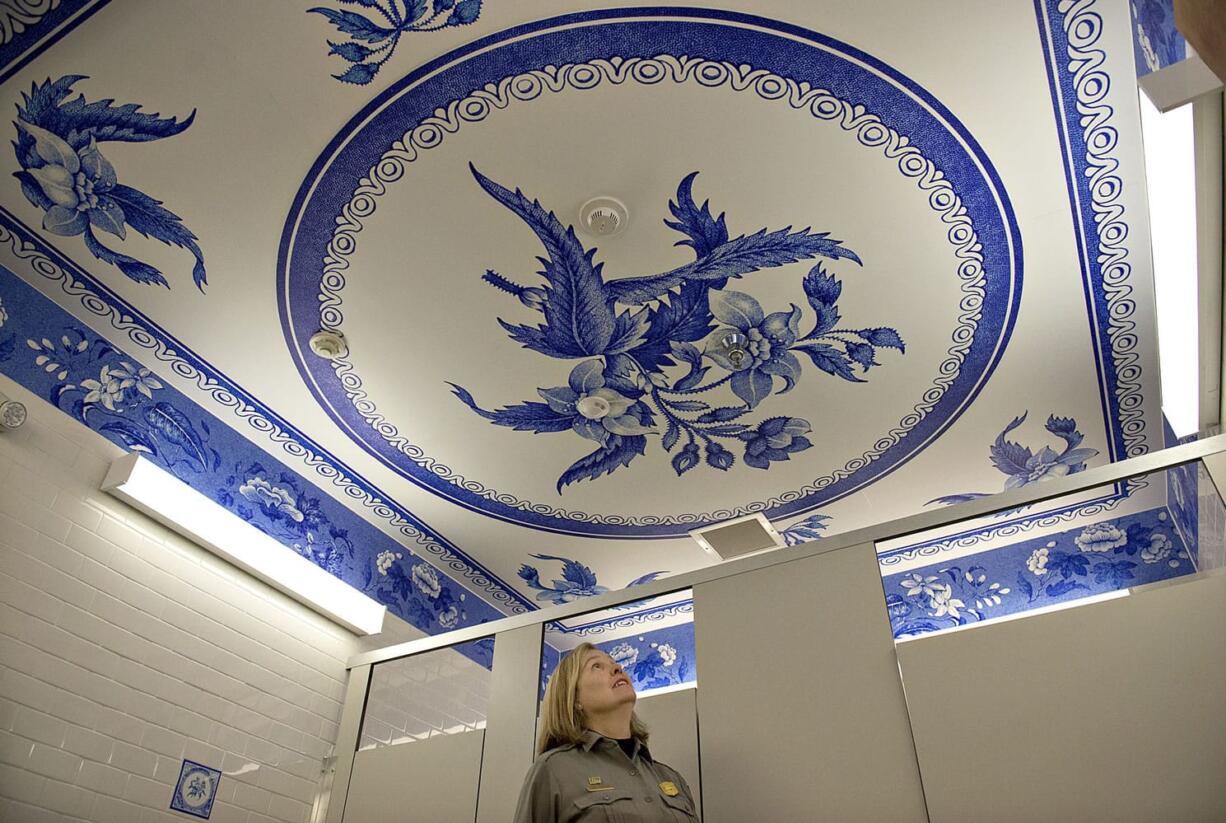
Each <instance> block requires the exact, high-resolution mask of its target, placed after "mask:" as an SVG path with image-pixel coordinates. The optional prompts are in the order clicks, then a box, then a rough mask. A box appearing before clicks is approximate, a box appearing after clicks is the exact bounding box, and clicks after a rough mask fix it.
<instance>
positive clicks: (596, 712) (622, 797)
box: [515, 643, 698, 823]
mask: <svg viewBox="0 0 1226 823" xmlns="http://www.w3.org/2000/svg"><path fill="white" fill-rule="evenodd" d="M635 699H636V695H635V693H634V686H632V685H631V684H630V677H629V676H628V675H627V674H626V672H625V671H624V670H623V669H622V667H621V666H619V665H618V664H617V663H616V662H614V660H613V658H611V657H609V655H607V654H605V653H604V652H602V651H600V650H599V649H597V648H596V647H594V646H593V645H592V644H591V643H583V644H581V645H580V646H579V647H578V648H576V649H575V650H574V651H572V652H570V653H569V654H568V655H566V656H565V657H563V658H562V661H561V662H560V663H558V668H557V669H555V670H554V673H553V676H552V677H550V678H549V686H548V687H547V688H546V689H545V704H544V706H543V707H542V709H541V733H540V740H539V741H538V743H537V748H536V752H537V757H536V762H535V763H533V764H532V769H531V770H530V771H529V772H528V777H527V778H526V779H525V780H524V788H523V790H522V791H521V792H520V794H519V805H518V807H517V808H516V810H515V823H572V822H577V821H597V820H603V821H624V823H639V822H640V821H650V823H657V821H658V823H678V822H680V823H693V821H695V820H697V819H698V815H697V814H696V813H695V812H694V798H693V795H691V794H690V787H689V786H687V785H686V783H685V778H683V777H682V776H681V775H680V774H679V773H677V772H676V771H674V770H673V769H672V768H670V767H668V766H666V765H664V764H663V763H660V762H658V761H656V760H654V759H652V756H651V753H650V752H649V751H648V750H647V727H646V726H644V725H643V724H642V722H641V721H640V720H639V719H638V717H636V716H635V714H634V701H635Z"/></svg>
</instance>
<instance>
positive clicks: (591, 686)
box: [576, 649, 635, 715]
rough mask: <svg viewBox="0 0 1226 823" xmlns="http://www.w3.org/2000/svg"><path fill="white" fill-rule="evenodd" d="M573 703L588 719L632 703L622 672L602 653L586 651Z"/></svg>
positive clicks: (632, 689)
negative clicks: (575, 703) (575, 700)
mask: <svg viewBox="0 0 1226 823" xmlns="http://www.w3.org/2000/svg"><path fill="white" fill-rule="evenodd" d="M576 698H577V702H578V703H579V705H580V706H582V707H583V711H584V712H586V713H587V714H588V715H592V714H602V713H604V712H607V711H610V710H612V709H615V708H617V707H619V706H622V705H624V704H626V703H633V702H634V700H635V694H634V686H632V685H631V684H630V677H629V675H627V674H626V672H625V671H624V670H623V669H622V667H621V666H619V665H618V664H617V663H615V662H614V660H613V658H611V657H609V656H608V655H607V654H605V653H604V652H602V651H597V650H595V649H593V650H591V651H589V652H588V653H587V656H586V657H584V658H583V669H582V670H581V671H580V673H579V688H578V691H577V692H576Z"/></svg>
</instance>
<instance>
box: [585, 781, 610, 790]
mask: <svg viewBox="0 0 1226 823" xmlns="http://www.w3.org/2000/svg"><path fill="white" fill-rule="evenodd" d="M587 790H588V791H589V792H610V791H613V787H612V786H606V785H605V784H604V781H603V780H601V779H600V778H599V777H589V778H588V779H587Z"/></svg>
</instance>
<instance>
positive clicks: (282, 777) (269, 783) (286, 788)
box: [257, 767, 315, 803]
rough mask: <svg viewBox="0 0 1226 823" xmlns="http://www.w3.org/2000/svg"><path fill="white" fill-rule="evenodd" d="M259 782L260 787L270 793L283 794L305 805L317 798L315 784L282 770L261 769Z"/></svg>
mask: <svg viewBox="0 0 1226 823" xmlns="http://www.w3.org/2000/svg"><path fill="white" fill-rule="evenodd" d="M257 782H258V785H259V786H260V787H262V788H265V789H268V790H269V791H270V792H273V793H275V794H283V795H285V796H286V797H292V798H294V799H295V800H300V801H302V802H303V803H307V802H310V801H311V800H312V799H313V798H314V797H315V783H313V782H311V781H309V780H304V779H302V778H301V777H295V776H294V775H292V774H289V773H288V772H284V771H281V770H280V769H273V768H269V767H264V768H262V769H260V777H259V780H258V781H257Z"/></svg>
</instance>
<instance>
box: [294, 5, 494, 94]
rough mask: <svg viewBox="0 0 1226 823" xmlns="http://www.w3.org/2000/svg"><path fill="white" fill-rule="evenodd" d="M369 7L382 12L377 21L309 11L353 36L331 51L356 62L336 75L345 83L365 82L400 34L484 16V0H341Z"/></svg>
mask: <svg viewBox="0 0 1226 823" xmlns="http://www.w3.org/2000/svg"><path fill="white" fill-rule="evenodd" d="M340 2H341V3H347V4H350V5H354V4H356V5H360V6H365V7H366V8H369V9H374V10H375V12H377V14H378V18H379V19H376V20H372V19H371V18H369V17H366V16H365V15H362V14H359V13H358V12H355V11H347V10H344V9H329V8H323V7H316V8H313V9H308V10H307V13H308V14H321V15H323V16H324V17H326V18H328V21H329V22H330V23H331V24H332V25H333V26H335V27H336V29H337V31H338V32H340V33H341V34H343V35H346V36H348V37H349V38H350V40H349V41H348V42H344V43H334V42H332V41H331V40H329V41H328V45H329V46H330V47H331V49H332V50H331V51H330V52H328V53H329V54H336V55H339V56H340V57H341V58H342V59H344V60H346V61H348V62H349V63H351V64H352V65H350V66H349V68H348V69H347V70H345V71H344V72H343V73H341V74H334V75H332V76H333V77H335V78H336V79H337V80H340V81H341V82H344V83H354V84H357V85H365V84H367V83H369V82H370V81H371V80H373V79H374V77H375V75H376V74H378V72H379V69H380V68H382V66H383V64H384V63H386V62H387V61H388V60H389V59H390V58H391V56H392V54H393V53H395V51H396V46H397V44H399V43H400V36H401V35H403V34H405V33H406V32H410V31H438V30H439V29H444V28H447V27H449V26H467V25H469V24H470V23H473V22H475V21H476V19H477V18H478V17H480V16H481V0H340Z"/></svg>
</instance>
